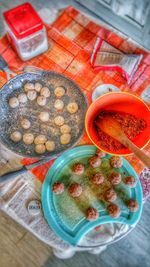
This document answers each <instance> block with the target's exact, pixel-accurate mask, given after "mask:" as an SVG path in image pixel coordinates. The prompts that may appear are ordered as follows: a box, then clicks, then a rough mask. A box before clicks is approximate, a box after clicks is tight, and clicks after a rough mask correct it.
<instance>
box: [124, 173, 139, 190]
mask: <svg viewBox="0 0 150 267" xmlns="http://www.w3.org/2000/svg"><path fill="white" fill-rule="evenodd" d="M124 183H125V184H126V185H128V186H129V187H131V188H133V187H135V186H136V179H135V177H134V176H126V177H125V178H124Z"/></svg>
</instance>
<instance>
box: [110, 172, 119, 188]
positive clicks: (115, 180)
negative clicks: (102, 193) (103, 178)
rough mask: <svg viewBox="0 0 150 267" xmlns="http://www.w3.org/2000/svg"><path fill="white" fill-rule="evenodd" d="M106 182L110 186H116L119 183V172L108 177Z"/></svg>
mask: <svg viewBox="0 0 150 267" xmlns="http://www.w3.org/2000/svg"><path fill="white" fill-rule="evenodd" d="M108 180H109V182H110V183H111V184H112V185H117V184H119V183H120V182H121V174H120V173H119V172H112V173H111V174H110V175H109V177H108Z"/></svg>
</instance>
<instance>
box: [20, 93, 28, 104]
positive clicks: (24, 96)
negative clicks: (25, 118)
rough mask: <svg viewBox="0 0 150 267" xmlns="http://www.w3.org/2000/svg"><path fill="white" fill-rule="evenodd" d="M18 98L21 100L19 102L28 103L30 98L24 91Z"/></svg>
mask: <svg viewBox="0 0 150 267" xmlns="http://www.w3.org/2000/svg"><path fill="white" fill-rule="evenodd" d="M18 100H19V103H22V104H24V103H26V102H27V100H28V99H27V95H26V94H24V93H21V94H19V95H18Z"/></svg>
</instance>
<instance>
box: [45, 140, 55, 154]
mask: <svg viewBox="0 0 150 267" xmlns="http://www.w3.org/2000/svg"><path fill="white" fill-rule="evenodd" d="M45 146H46V150H47V151H49V152H51V151H54V150H55V143H54V141H50V140H48V141H47V142H46V143H45Z"/></svg>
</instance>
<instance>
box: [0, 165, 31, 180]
mask: <svg viewBox="0 0 150 267" xmlns="http://www.w3.org/2000/svg"><path fill="white" fill-rule="evenodd" d="M26 171H27V168H26V167H25V166H24V167H23V168H21V169H20V170H18V171H14V172H9V173H7V174H4V175H2V176H0V184H1V183H5V182H8V181H11V180H12V179H14V178H15V177H17V176H18V175H20V174H23V173H25V172H26Z"/></svg>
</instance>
